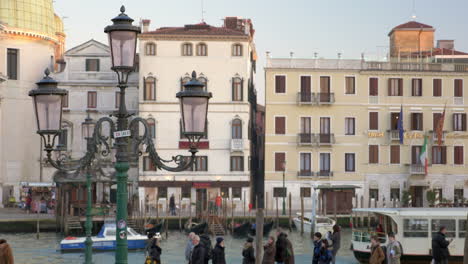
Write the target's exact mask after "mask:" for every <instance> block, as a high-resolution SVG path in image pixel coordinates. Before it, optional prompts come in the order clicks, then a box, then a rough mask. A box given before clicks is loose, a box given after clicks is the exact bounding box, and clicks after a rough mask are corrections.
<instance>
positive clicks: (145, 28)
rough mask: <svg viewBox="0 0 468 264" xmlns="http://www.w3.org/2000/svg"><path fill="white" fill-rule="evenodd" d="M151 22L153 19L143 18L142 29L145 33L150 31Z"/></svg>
mask: <svg viewBox="0 0 468 264" xmlns="http://www.w3.org/2000/svg"><path fill="white" fill-rule="evenodd" d="M150 23H151V20H149V19H143V20H142V21H141V26H142V29H141V31H142V32H143V33H145V32H148V29H149V25H150Z"/></svg>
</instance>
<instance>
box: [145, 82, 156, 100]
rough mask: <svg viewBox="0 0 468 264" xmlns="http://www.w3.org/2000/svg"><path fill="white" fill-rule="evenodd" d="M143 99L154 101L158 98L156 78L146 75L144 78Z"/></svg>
mask: <svg viewBox="0 0 468 264" xmlns="http://www.w3.org/2000/svg"><path fill="white" fill-rule="evenodd" d="M143 86H144V90H143V100H146V101H154V100H156V78H154V77H146V78H143Z"/></svg>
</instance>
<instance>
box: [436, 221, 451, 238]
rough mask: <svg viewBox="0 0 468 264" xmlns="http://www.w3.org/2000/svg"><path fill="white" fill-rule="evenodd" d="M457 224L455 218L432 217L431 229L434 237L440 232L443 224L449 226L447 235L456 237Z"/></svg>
mask: <svg viewBox="0 0 468 264" xmlns="http://www.w3.org/2000/svg"><path fill="white" fill-rule="evenodd" d="M455 224H456V220H454V219H431V231H432V236H433V237H434V236H435V235H436V234H437V233H438V232H439V229H440V227H441V226H445V228H447V233H446V234H445V235H446V236H447V237H455V233H456V232H455V230H456V228H455Z"/></svg>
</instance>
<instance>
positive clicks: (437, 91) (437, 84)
mask: <svg viewBox="0 0 468 264" xmlns="http://www.w3.org/2000/svg"><path fill="white" fill-rule="evenodd" d="M432 96H442V79H433V80H432Z"/></svg>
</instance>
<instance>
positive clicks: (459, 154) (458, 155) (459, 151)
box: [454, 146, 463, 165]
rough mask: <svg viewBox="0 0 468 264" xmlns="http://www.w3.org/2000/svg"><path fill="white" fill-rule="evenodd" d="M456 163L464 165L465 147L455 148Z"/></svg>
mask: <svg viewBox="0 0 468 264" xmlns="http://www.w3.org/2000/svg"><path fill="white" fill-rule="evenodd" d="M454 156H455V157H454V163H455V164H458V165H461V164H463V146H455V147H454Z"/></svg>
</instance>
